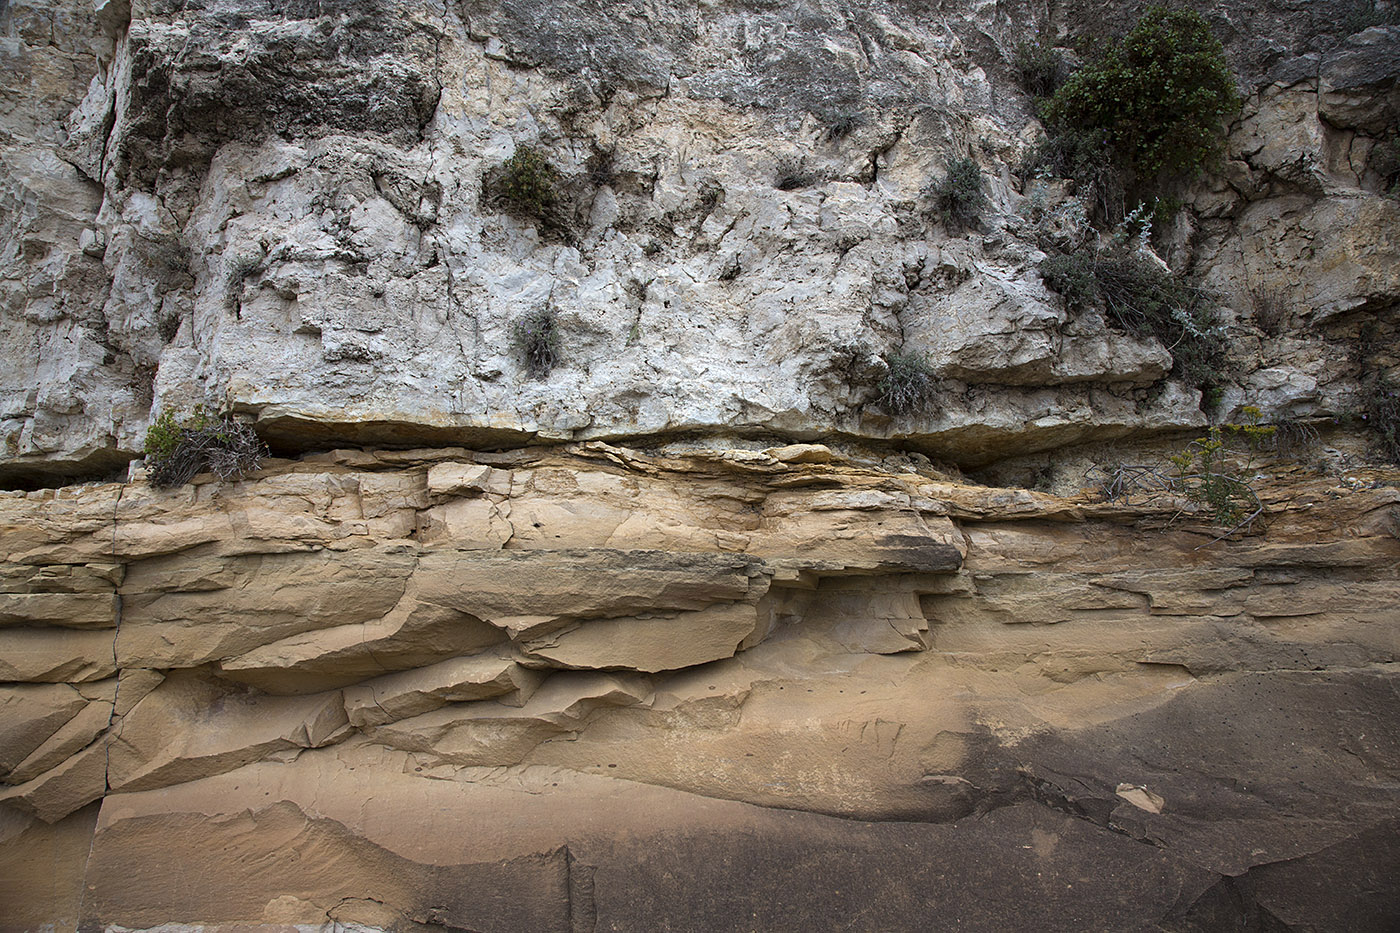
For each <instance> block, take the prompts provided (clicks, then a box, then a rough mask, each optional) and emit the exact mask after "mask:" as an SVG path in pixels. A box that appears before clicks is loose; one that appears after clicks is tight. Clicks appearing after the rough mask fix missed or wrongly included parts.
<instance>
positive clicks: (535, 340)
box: [510, 306, 559, 379]
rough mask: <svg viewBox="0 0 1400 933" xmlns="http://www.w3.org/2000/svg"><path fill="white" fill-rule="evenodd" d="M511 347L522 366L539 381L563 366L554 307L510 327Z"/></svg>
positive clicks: (541, 309) (523, 316)
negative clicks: (560, 360) (560, 361)
mask: <svg viewBox="0 0 1400 933" xmlns="http://www.w3.org/2000/svg"><path fill="white" fill-rule="evenodd" d="M510 339H511V346H512V347H514V349H515V352H516V355H517V357H518V358H519V360H520V365H522V366H524V367H525V371H526V372H527V373H529V375H530V376H531V377H533V378H535V379H543V378H544V377H545V376H548V375H549V373H550V371H551V370H552V369H554V367H555V366H557V365H558V364H559V328H558V325H557V324H556V322H555V313H554V309H553V308H552V307H548V306H546V307H543V308H540V309H539V310H537V311H531V312H530V313H528V314H524V315H522V316H520V317H519V318H516V320H515V321H514V322H513V323H512V324H511V326H510Z"/></svg>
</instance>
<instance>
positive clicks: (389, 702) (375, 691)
mask: <svg viewBox="0 0 1400 933" xmlns="http://www.w3.org/2000/svg"><path fill="white" fill-rule="evenodd" d="M544 677H545V674H544V673H543V672H538V671H532V670H528V669H526V668H523V667H521V666H520V665H519V664H517V663H516V662H515V661H513V660H511V659H510V658H508V657H497V656H495V655H477V656H475V657H469V658H453V659H451V660H449V661H443V662H441V663H438V664H433V665H430V666H428V667H420V668H417V669H415V670H411V671H404V672H402V673H399V674H389V675H387V676H385V677H376V678H375V679H373V680H369V681H366V682H364V683H362V684H358V685H356V686H354V687H347V688H346V689H345V691H344V695H345V711H346V713H347V714H348V716H349V717H350V724H351V725H353V726H355V727H357V728H361V727H365V726H377V725H383V724H384V723H387V722H394V721H395V720H399V719H407V718H408V717H410V716H417V715H419V714H420V713H426V712H428V711H429V710H433V709H437V708H438V707H439V706H443V705H445V704H447V703H463V702H469V701H471V700H485V699H490V698H499V699H500V701H501V702H503V703H505V702H509V703H510V704H511V705H515V706H519V705H522V704H523V703H524V702H525V701H526V700H528V699H529V698H530V695H531V694H532V693H534V692H535V688H536V687H538V686H539V684H540V682H541V681H542V680H543V679H544Z"/></svg>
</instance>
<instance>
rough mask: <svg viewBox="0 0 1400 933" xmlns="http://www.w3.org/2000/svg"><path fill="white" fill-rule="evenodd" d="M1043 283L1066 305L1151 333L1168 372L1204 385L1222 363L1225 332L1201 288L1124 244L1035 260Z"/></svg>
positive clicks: (1210, 381) (1141, 334)
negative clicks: (1166, 354) (1169, 363)
mask: <svg viewBox="0 0 1400 933" xmlns="http://www.w3.org/2000/svg"><path fill="white" fill-rule="evenodd" d="M1040 275H1041V278H1042V279H1044V281H1045V284H1046V285H1047V286H1049V287H1050V288H1051V289H1052V290H1054V291H1056V292H1059V293H1060V294H1061V295H1063V296H1064V298H1065V303H1066V304H1067V305H1068V306H1069V307H1070V308H1071V309H1079V308H1085V307H1089V306H1100V307H1102V308H1103V310H1104V314H1105V316H1106V317H1107V319H1108V322H1109V323H1110V324H1112V325H1113V326H1115V327H1117V328H1119V329H1120V330H1124V331H1126V332H1128V333H1130V334H1132V335H1134V336H1136V337H1156V338H1157V339H1158V340H1160V341H1161V342H1162V343H1163V344H1164V345H1165V346H1166V348H1167V349H1168V350H1169V351H1170V352H1171V355H1172V360H1173V367H1172V372H1173V374H1174V375H1176V376H1177V377H1178V378H1180V379H1182V380H1183V381H1185V382H1186V383H1188V384H1190V385H1193V386H1198V387H1206V386H1210V385H1213V384H1214V383H1215V382H1216V381H1217V380H1218V379H1219V377H1220V372H1221V370H1222V369H1223V367H1224V364H1225V333H1224V330H1223V328H1222V327H1221V326H1220V324H1219V322H1218V321H1217V319H1216V311H1215V303H1214V301H1212V299H1211V296H1210V295H1209V293H1207V292H1206V291H1205V290H1203V289H1200V288H1197V287H1196V286H1194V285H1191V284H1189V283H1188V282H1186V280H1185V279H1183V278H1182V277H1181V276H1179V275H1175V274H1173V273H1172V272H1171V271H1170V270H1168V269H1166V268H1164V267H1162V266H1160V265H1158V264H1157V263H1156V262H1154V261H1153V260H1152V259H1149V258H1147V257H1146V256H1144V255H1143V254H1142V253H1140V252H1139V251H1137V250H1134V249H1131V248H1129V247H1128V246H1126V245H1124V244H1118V245H1115V246H1113V247H1111V248H1109V249H1104V250H1095V249H1081V250H1077V251H1075V252H1072V253H1060V254H1057V255H1053V256H1050V257H1048V258H1047V259H1045V261H1044V262H1042V263H1041V264H1040Z"/></svg>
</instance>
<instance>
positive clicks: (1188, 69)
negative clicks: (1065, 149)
mask: <svg viewBox="0 0 1400 933" xmlns="http://www.w3.org/2000/svg"><path fill="white" fill-rule="evenodd" d="M1239 106H1240V99H1239V95H1238V94H1237V93H1236V91H1235V82H1234V78H1233V77H1232V76H1231V74H1230V70H1229V68H1228V67H1227V65H1226V63H1225V54H1224V50H1223V49H1222V48H1221V45H1220V41H1219V40H1218V39H1216V38H1215V36H1214V35H1212V34H1211V31H1210V26H1209V24H1207V23H1206V21H1205V19H1203V18H1202V17H1201V15H1200V14H1199V13H1196V12H1194V11H1192V10H1168V9H1165V8H1163V7H1152V8H1151V9H1149V10H1148V11H1147V12H1146V13H1145V14H1144V15H1143V17H1142V19H1141V20H1139V21H1138V23H1137V25H1136V26H1134V27H1133V29H1132V30H1131V31H1130V32H1129V33H1128V34H1127V35H1126V36H1124V37H1123V39H1122V40H1121V41H1119V42H1114V43H1109V44H1107V45H1105V46H1104V47H1103V49H1102V50H1101V52H1100V54H1099V55H1098V57H1097V58H1096V59H1095V60H1094V61H1093V62H1091V63H1090V64H1089V65H1087V66H1085V67H1084V68H1082V69H1080V70H1079V71H1077V72H1075V73H1074V74H1073V75H1071V76H1070V77H1069V79H1068V80H1067V81H1065V83H1064V84H1063V85H1062V86H1061V87H1060V88H1059V90H1057V91H1056V92H1055V94H1054V96H1053V97H1051V98H1050V100H1049V102H1048V103H1047V104H1046V107H1045V119H1046V122H1047V124H1048V125H1049V126H1050V127H1051V129H1052V131H1053V132H1056V133H1064V132H1066V131H1070V130H1076V129H1078V130H1099V131H1102V132H1103V133H1104V134H1105V137H1106V139H1107V141H1108V143H1109V144H1110V145H1111V146H1112V147H1113V150H1114V152H1115V155H1116V157H1117V159H1118V160H1119V161H1120V163H1121V164H1122V165H1123V166H1124V167H1125V168H1126V169H1128V170H1129V171H1130V172H1131V173H1133V175H1134V176H1135V177H1136V179H1137V181H1138V183H1139V185H1142V184H1143V183H1144V182H1146V181H1147V180H1149V179H1155V178H1158V177H1159V176H1187V177H1190V176H1194V175H1195V174H1197V173H1198V172H1199V171H1200V170H1201V169H1202V168H1204V167H1205V166H1206V165H1207V163H1208V162H1209V161H1210V160H1211V159H1212V158H1214V157H1215V156H1216V155H1217V154H1218V153H1219V151H1220V148H1221V137H1222V133H1221V129H1222V121H1223V120H1224V119H1225V118H1226V117H1228V116H1230V115H1231V114H1233V113H1234V112H1235V111H1236V110H1238V109H1239Z"/></svg>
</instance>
